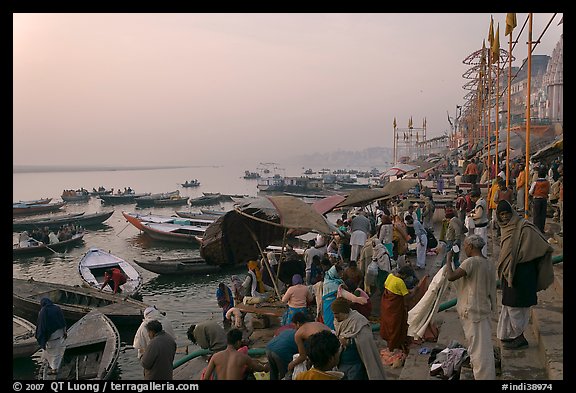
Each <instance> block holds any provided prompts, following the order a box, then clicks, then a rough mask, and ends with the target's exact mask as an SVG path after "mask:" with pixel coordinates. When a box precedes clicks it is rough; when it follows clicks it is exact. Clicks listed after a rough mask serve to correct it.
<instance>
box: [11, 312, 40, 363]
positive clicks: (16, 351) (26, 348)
mask: <svg viewBox="0 0 576 393" xmlns="http://www.w3.org/2000/svg"><path fill="white" fill-rule="evenodd" d="M35 333H36V326H35V325H34V324H33V323H31V322H28V321H27V320H25V319H24V318H20V317H18V316H16V315H12V359H19V358H26V357H29V356H32V355H33V354H34V353H36V351H38V350H39V349H40V346H39V345H38V342H37V341H36V337H35Z"/></svg>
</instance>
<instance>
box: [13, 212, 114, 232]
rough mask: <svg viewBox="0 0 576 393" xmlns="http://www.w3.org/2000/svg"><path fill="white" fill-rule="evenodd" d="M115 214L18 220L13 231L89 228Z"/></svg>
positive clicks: (71, 215)
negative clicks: (74, 226)
mask: <svg viewBox="0 0 576 393" xmlns="http://www.w3.org/2000/svg"><path fill="white" fill-rule="evenodd" d="M112 214H114V210H111V211H103V212H97V213H91V214H84V212H82V213H74V214H68V215H65V216H54V217H49V218H38V219H35V220H31V219H29V220H18V221H12V230H13V231H26V230H30V229H34V228H44V227H48V228H49V229H56V228H59V227H60V226H61V225H66V224H74V225H81V226H83V227H89V226H93V225H100V224H102V223H103V222H104V221H106V220H107V219H109V218H110V217H112Z"/></svg>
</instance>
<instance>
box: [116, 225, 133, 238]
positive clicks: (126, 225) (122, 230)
mask: <svg viewBox="0 0 576 393" xmlns="http://www.w3.org/2000/svg"><path fill="white" fill-rule="evenodd" d="M128 225H130V222H128V224H126V226H125V227H124V228H122V230H121V231H120V232H118V233H117V234H116V236H118V235H119V234H121V233H122V232H124V229H126V228H128Z"/></svg>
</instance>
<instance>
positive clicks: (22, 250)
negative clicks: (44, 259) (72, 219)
mask: <svg viewBox="0 0 576 393" xmlns="http://www.w3.org/2000/svg"><path fill="white" fill-rule="evenodd" d="M84 235H85V233H84V232H81V233H76V234H74V235H72V237H71V238H70V239H67V240H61V241H59V242H58V243H51V244H45V243H42V242H35V244H34V245H32V244H31V245H29V246H27V247H21V246H20V244H19V243H17V244H14V245H12V255H13V256H16V255H31V254H41V253H52V252H54V251H66V250H68V249H69V248H72V247H75V246H77V245H79V244H80V243H82V241H83V238H84Z"/></svg>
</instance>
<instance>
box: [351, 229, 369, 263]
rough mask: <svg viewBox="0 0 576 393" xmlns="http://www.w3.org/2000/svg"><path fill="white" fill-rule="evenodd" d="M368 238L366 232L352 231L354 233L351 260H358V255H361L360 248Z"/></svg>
mask: <svg viewBox="0 0 576 393" xmlns="http://www.w3.org/2000/svg"><path fill="white" fill-rule="evenodd" d="M366 239H368V235H366V232H364V231H360V230H356V231H354V232H352V235H351V236H350V245H351V246H352V247H351V248H352V250H351V253H350V261H354V262H356V261H357V260H358V257H359V256H360V250H361V249H362V247H363V246H364V244H365V243H366Z"/></svg>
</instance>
